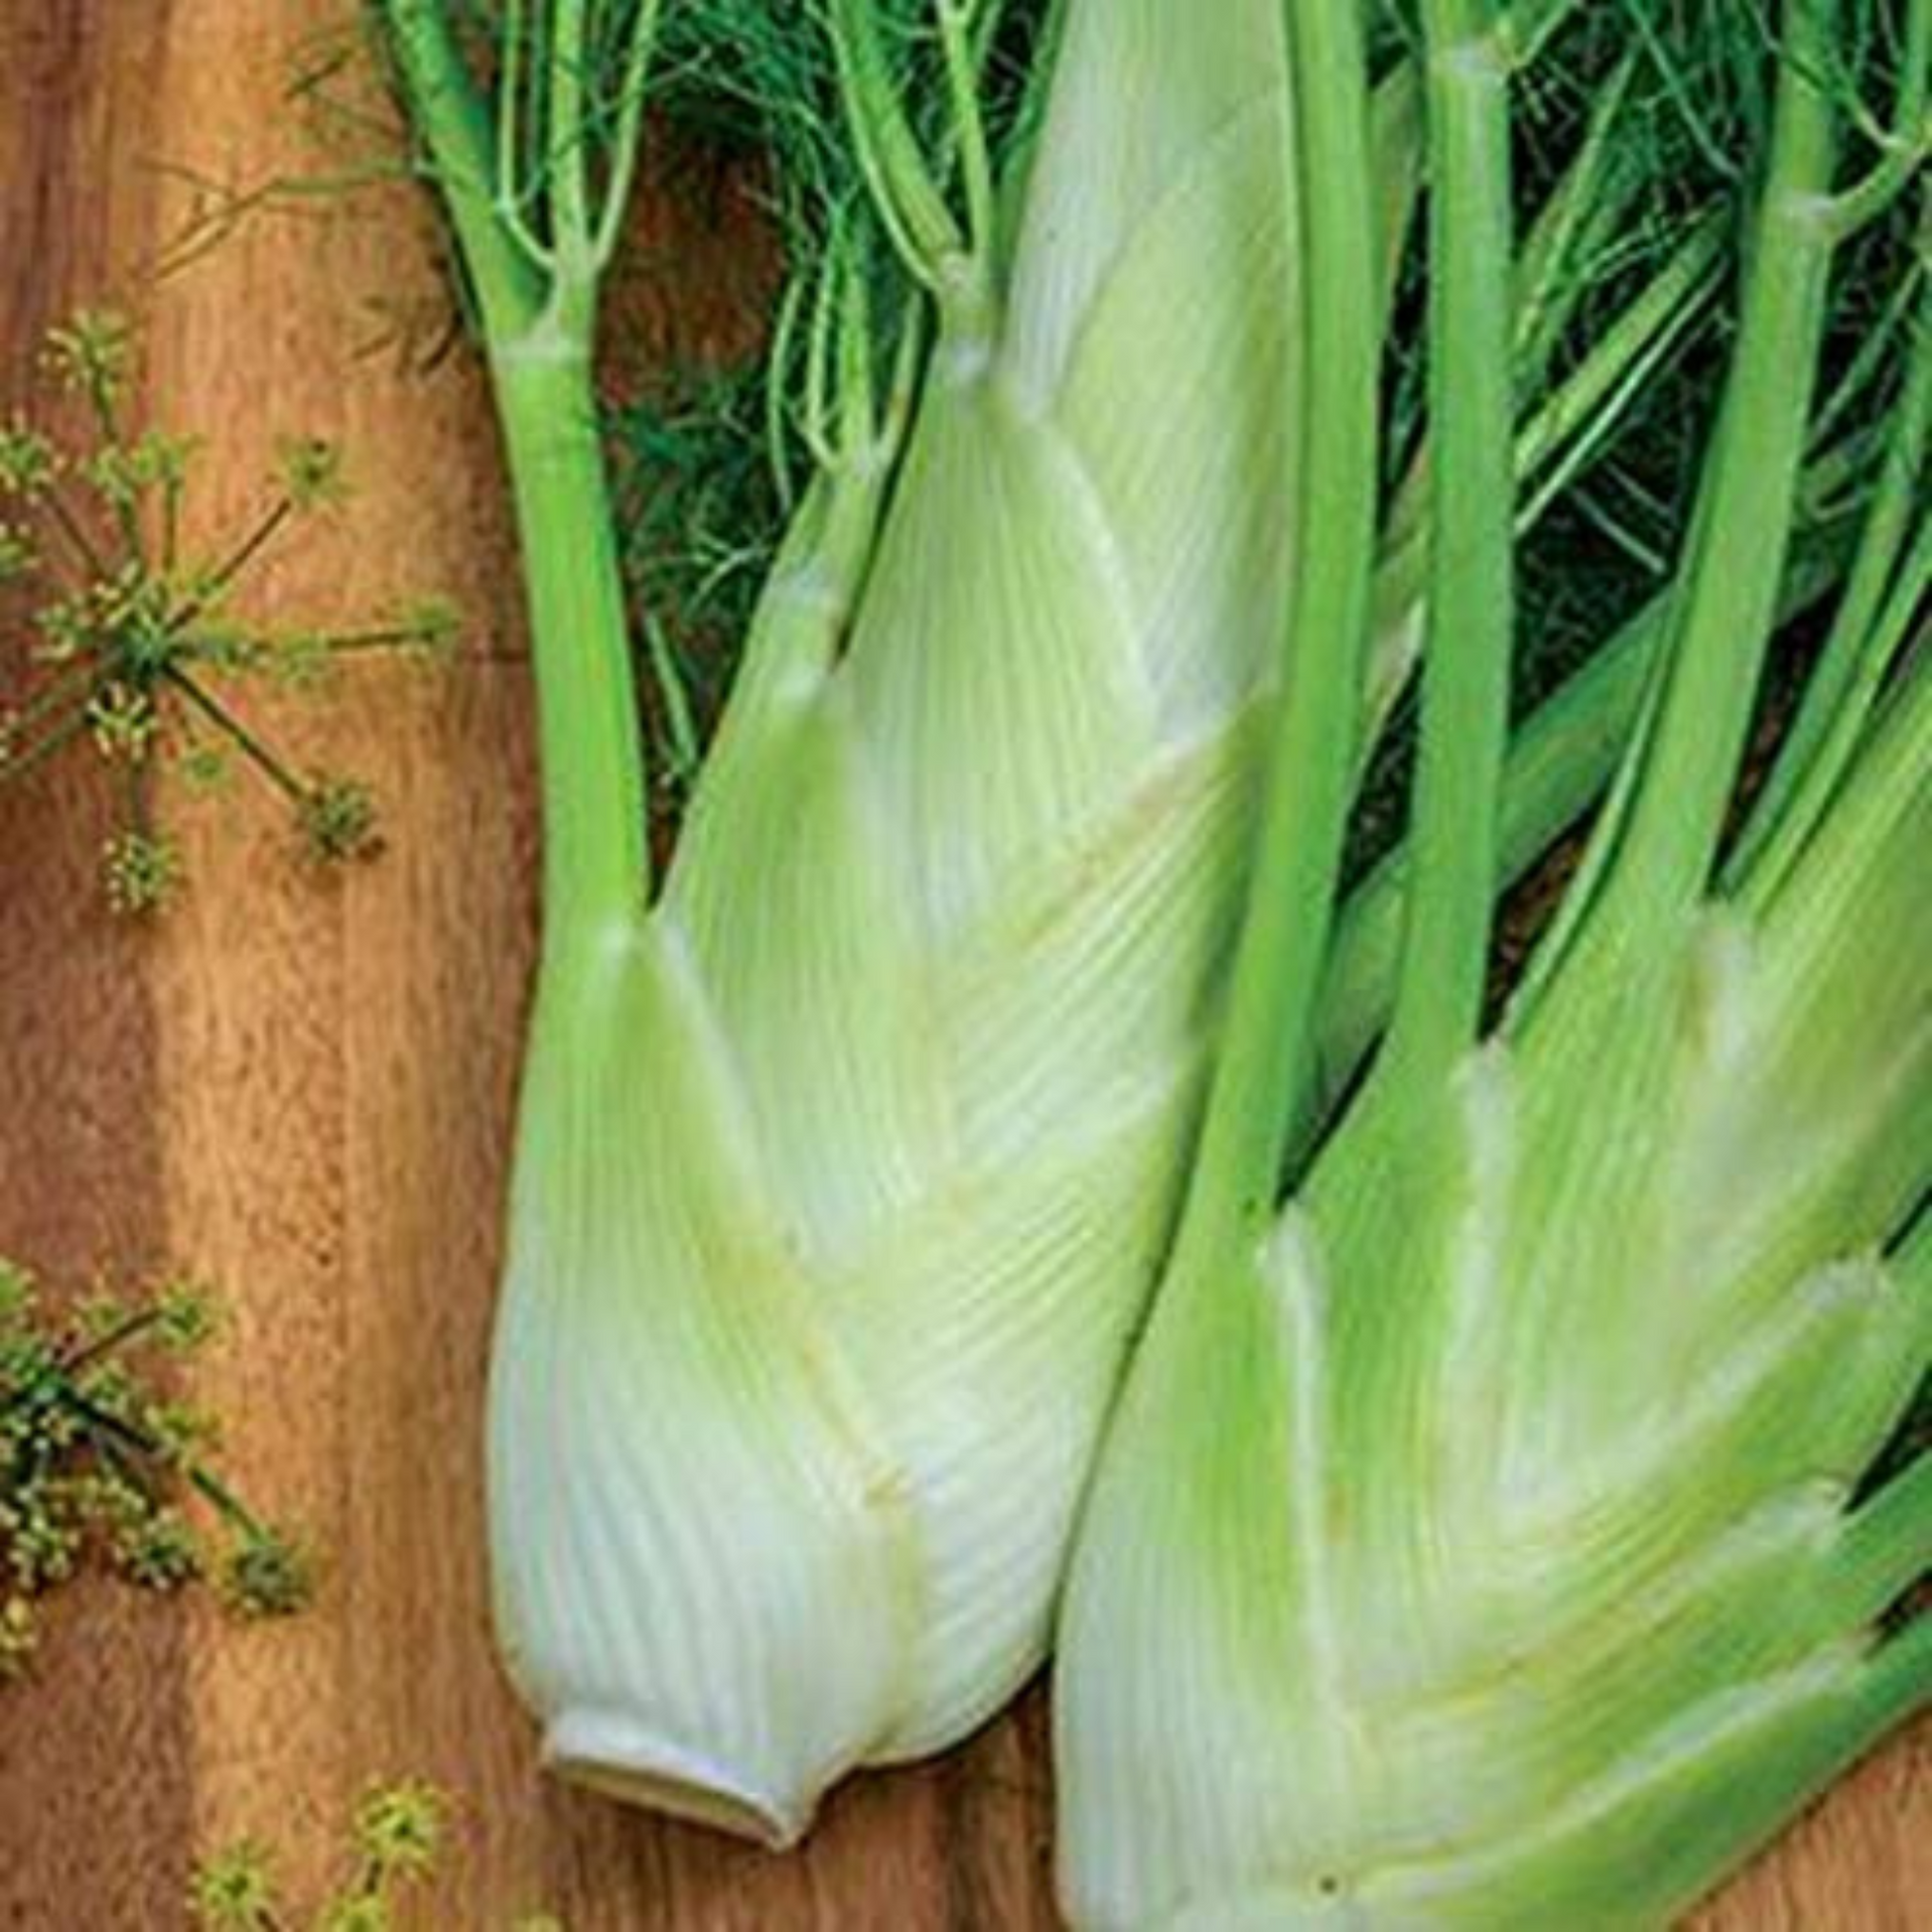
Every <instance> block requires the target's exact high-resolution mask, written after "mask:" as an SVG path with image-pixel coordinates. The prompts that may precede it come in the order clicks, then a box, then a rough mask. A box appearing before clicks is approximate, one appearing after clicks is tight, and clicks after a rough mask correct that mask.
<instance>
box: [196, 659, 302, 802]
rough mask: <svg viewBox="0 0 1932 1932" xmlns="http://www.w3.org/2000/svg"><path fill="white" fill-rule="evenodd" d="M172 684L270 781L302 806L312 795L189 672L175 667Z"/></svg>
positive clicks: (280, 761)
mask: <svg viewBox="0 0 1932 1932" xmlns="http://www.w3.org/2000/svg"><path fill="white" fill-rule="evenodd" d="M167 677H168V682H169V683H170V684H172V685H173V686H174V687H175V689H176V690H177V691H179V692H180V693H181V694H182V696H183V697H184V698H186V699H187V700H188V702H189V703H190V704H192V705H193V706H194V707H195V708H196V709H197V710H198V711H200V712H202V713H203V714H204V715H205V716H206V717H207V720H208V722H209V723H210V724H212V725H216V726H218V727H219V728H220V729H221V730H222V731H223V732H225V733H226V734H227V735H228V737H230V738H231V739H233V740H234V742H235V743H236V744H237V745H239V746H240V747H241V750H242V753H243V756H245V757H246V758H247V759H248V760H249V762H250V763H252V764H253V765H254V766H255V767H256V768H257V769H258V770H259V771H260V772H261V773H262V775H263V776H264V777H266V778H267V779H268V780H269V782H270V783H271V784H273V785H275V786H276V787H277V788H278V789H279V790H281V791H284V792H286V793H287V794H288V795H289V797H291V798H293V799H295V800H296V801H297V802H298V803H300V802H301V801H302V800H303V799H305V798H307V797H308V795H309V787H308V786H307V785H305V784H304V783H303V782H302V780H301V779H300V778H299V777H297V776H296V774H295V773H294V772H293V771H291V770H290V769H289V767H288V766H287V765H286V764H284V763H283V762H282V760H281V759H278V758H277V757H276V756H275V754H274V753H273V752H272V751H270V750H269V748H268V747H267V746H266V745H265V744H263V742H262V741H261V740H260V739H259V738H257V737H256V736H255V734H254V733H253V732H252V731H251V730H249V728H248V727H247V726H246V725H245V724H243V723H242V721H241V720H240V719H239V718H238V717H236V715H235V714H234V713H233V712H232V711H230V710H229V709H228V708H227V706H226V705H224V704H223V703H222V702H221V701H220V699H218V698H217V697H215V696H214V694H213V693H212V692H211V691H209V690H208V689H207V686H206V685H203V684H200V683H198V682H197V681H196V680H195V679H194V678H192V677H190V676H189V675H188V674H187V673H186V672H185V671H182V670H180V669H177V668H173V667H171V668H170V669H169V671H168V673H167Z"/></svg>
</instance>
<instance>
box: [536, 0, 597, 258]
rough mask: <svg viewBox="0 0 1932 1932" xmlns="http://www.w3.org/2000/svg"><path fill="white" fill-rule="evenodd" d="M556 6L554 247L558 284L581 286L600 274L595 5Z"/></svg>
mask: <svg viewBox="0 0 1932 1932" xmlns="http://www.w3.org/2000/svg"><path fill="white" fill-rule="evenodd" d="M551 6H552V11H553V15H554V20H553V25H552V28H551V44H550V69H549V74H548V79H549V83H550V111H549V120H548V124H547V126H546V128H545V133H546V135H547V136H548V140H547V142H546V146H547V149H548V152H547V155H546V157H545V161H544V182H545V190H546V196H547V199H548V202H549V206H550V246H551V251H552V253H553V255H554V257H555V260H556V272H557V278H558V280H559V281H560V282H577V281H583V280H586V279H588V278H589V277H591V276H594V275H595V274H596V272H597V242H596V225H595V223H594V221H593V220H592V216H591V157H590V116H589V114H588V113H587V112H586V99H587V90H586V87H585V80H586V77H587V74H588V71H589V68H590V60H591V40H590V0H551Z"/></svg>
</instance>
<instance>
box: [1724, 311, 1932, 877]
mask: <svg viewBox="0 0 1932 1932" xmlns="http://www.w3.org/2000/svg"><path fill="white" fill-rule="evenodd" d="M1926 306H1927V311H1928V312H1927V314H1926V315H1925V316H1924V317H1922V318H1921V325H1922V326H1921V328H1920V330H1919V333H1918V335H1917V338H1916V340H1915V342H1914V345H1913V350H1912V355H1911V359H1910V362H1909V364H1908V366H1907V372H1906V377H1905V386H1904V390H1903V392H1902V394H1901V395H1900V397H1899V399H1898V403H1897V405H1896V409H1895V411H1894V418H1893V420H1894V424H1895V428H1894V434H1893V437H1892V441H1891V445H1890V447H1889V448H1888V450H1887V451H1886V455H1885V463H1884V468H1883V471H1882V472H1881V474H1880V477H1879V481H1878V486H1877V488H1876V490H1875V491H1874V492H1873V496H1872V501H1871V507H1870V509H1869V510H1868V511H1867V512H1866V515H1865V519H1864V527H1863V530H1862V531H1861V533H1860V537H1859V548H1858V553H1857V555H1856V557H1855V559H1854V561H1853V565H1852V574H1851V577H1850V579H1849V580H1848V582H1847V584H1846V589H1845V596H1844V598H1843V600H1842V601H1841V602H1840V604H1839V608H1838V613H1837V616H1836V618H1835V619H1834V620H1833V623H1832V628H1831V631H1830V633H1829V635H1828V636H1827V637H1826V640H1825V645H1824V648H1823V650H1822V651H1821V652H1820V653H1819V657H1818V662H1817V663H1816V665H1815V666H1814V667H1813V669H1812V673H1811V676H1810V678H1809V679H1808V680H1807V681H1806V685H1805V695H1804V699H1803V701H1802V703H1801V704H1800V705H1799V708H1798V715H1797V717H1796V718H1795V719H1794V720H1793V721H1792V725H1791V729H1790V731H1789V732H1788V733H1787V734H1786V735H1785V740H1784V743H1783V745H1782V746H1781V747H1780V748H1779V751H1778V758H1777V762H1776V763H1775V765H1773V767H1772V770H1771V775H1770V777H1769V778H1768V779H1767V780H1766V781H1765V785H1764V788H1763V790H1762V791H1761V792H1760V793H1759V794H1758V798H1757V802H1756V804H1755V805H1754V806H1753V807H1752V810H1751V815H1750V819H1749V821H1748V822H1747V824H1746V825H1745V828H1744V831H1743V833H1742V834H1741V836H1740V837H1739V839H1738V841H1737V844H1736V845H1735V847H1734V848H1733V849H1732V852H1731V855H1730V857H1729V859H1728V861H1727V862H1726V865H1725V883H1726V886H1727V887H1729V888H1731V889H1734V888H1736V887H1737V886H1738V885H1739V883H1740V882H1742V881H1743V880H1744V879H1746V878H1747V877H1748V875H1749V874H1750V872H1751V869H1752V868H1753V867H1754V866H1755V865H1756V864H1757V862H1758V861H1759V859H1760V858H1761V857H1762V856H1763V855H1764V854H1765V851H1766V849H1767V848H1768V847H1770V846H1772V845H1774V844H1782V843H1784V842H1785V837H1784V828H1785V827H1786V824H1787V820H1788V819H1790V820H1793V821H1794V822H1795V821H1803V820H1804V819H1806V818H1807V817H1808V815H1809V814H1808V813H1807V812H1806V810H1805V809H1804V807H1805V805H1806V804H1810V805H1812V806H1816V805H1817V804H1819V803H1822V800H1823V798H1824V797H1825V796H1828V795H1829V791H1830V787H1831V785H1832V784H1834V783H1835V782H1836V780H1837V776H1838V772H1839V769H1840V768H1841V767H1842V763H1843V753H1844V752H1849V746H1850V743H1852V742H1856V739H1857V736H1858V733H1859V731H1860V729H1861V728H1862V727H1863V721H1864V717H1865V714H1866V712H1867V711H1868V710H1869V707H1870V702H1871V699H1872V697H1873V696H1874V695H1875V693H1876V690H1877V686H1878V682H1879V680H1880V679H1881V678H1882V676H1883V673H1884V669H1885V664H1886V662H1887V660H1888V657H1889V654H1890V653H1889V648H1888V639H1887V636H1886V626H1885V624H1884V623H1883V622H1882V621H1881V616H1882V613H1883V610H1884V606H1885V602H1886V599H1887V596H1888V593H1889V592H1890V590H1891V587H1892V586H1893V585H1894V584H1896V583H1898V582H1899V579H1900V575H1901V573H1900V563H1901V560H1903V564H1904V569H1903V573H1902V574H1903V579H1904V583H1905V587H1906V598H1907V600H1908V608H1909V607H1910V606H1911V605H1915V604H1916V602H1917V599H1918V596H1919V595H1920V594H1921V593H1922V592H1923V589H1924V581H1923V580H1924V571H1925V561H1926V560H1925V546H1926V541H1927V530H1928V524H1929V522H1932V520H1929V519H1928V518H1927V517H1926V515H1925V512H1924V511H1923V509H1922V508H1920V507H1919V506H1920V505H1921V504H1922V502H1923V500H1924V499H1923V495H1922V486H1923V483H1924V469H1925V453H1926V442H1927V437H1928V433H1932V303H1928V304H1927V305H1926ZM1915 520H1916V522H1917V524H1918V534H1917V544H1916V549H1917V552H1918V554H1917V557H1916V558H1914V554H1913V553H1914V548H1915V546H1914V538H1913V524H1914V521H1915ZM1915 563H1916V569H1914V564H1915ZM1915 579H1916V581H1914V580H1915ZM1841 721H1843V728H1841ZM1832 747H1836V748H1840V752H1841V756H1839V757H1829V756H1827V750H1828V748H1832ZM1820 767H1822V768H1823V772H1824V781H1825V782H1824V790H1823V791H1820V790H1819V788H1818V787H1817V786H1815V785H1814V784H1813V783H1812V781H1811V780H1812V774H1813V772H1814V769H1815V768H1820ZM1771 870H1772V871H1774V872H1775V871H1776V870H1777V868H1776V867H1775V866H1773V867H1772V868H1771Z"/></svg>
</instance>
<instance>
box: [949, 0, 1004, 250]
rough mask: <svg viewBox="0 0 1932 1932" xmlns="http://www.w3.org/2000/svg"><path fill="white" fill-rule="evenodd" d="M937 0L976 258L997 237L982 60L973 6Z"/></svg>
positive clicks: (970, 242)
mask: <svg viewBox="0 0 1932 1932" xmlns="http://www.w3.org/2000/svg"><path fill="white" fill-rule="evenodd" d="M936 4H937V6H938V9H939V45H940V50H941V52H942V54H943V56H944V59H945V64H946V86H947V91H948V93H949V94H950V96H951V101H952V132H953V139H954V140H955V142H956V143H957V144H958V148H959V167H960V173H961V175H962V177H963V178H964V182H965V190H966V245H967V249H968V252H969V253H970V254H972V255H973V256H974V257H975V259H977V260H982V261H984V260H986V259H987V258H988V257H989V256H990V255H991V253H992V249H993V240H994V235H993V229H994V221H995V212H994V189H993V157H992V154H991V152H990V150H989V149H988V147H987V142H986V118H985V116H984V114H982V112H981V111H980V99H979V88H980V72H979V60H978V56H977V54H976V52H975V49H974V47H973V45H972V31H971V22H970V9H969V8H968V6H967V5H965V4H964V3H963V0H936Z"/></svg>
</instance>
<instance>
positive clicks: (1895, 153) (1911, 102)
mask: <svg viewBox="0 0 1932 1932" xmlns="http://www.w3.org/2000/svg"><path fill="white" fill-rule="evenodd" d="M1928 86H1932V0H1911V5H1910V10H1909V12H1908V13H1907V14H1906V16H1905V36H1904V42H1903V45H1902V46H1901V48H1900V49H1899V58H1898V90H1897V95H1896V98H1895V99H1894V101H1893V103H1892V116H1891V119H1892V124H1891V126H1890V127H1889V128H1886V129H1880V130H1876V131H1875V132H1876V138H1877V140H1878V142H1879V145H1880V147H1881V149H1882V150H1883V152H1882V154H1881V156H1880V158H1879V160H1877V161H1876V162H1874V163H1873V164H1872V166H1871V167H1870V169H1869V170H1867V171H1866V173H1865V175H1864V177H1863V179H1862V180H1860V181H1858V182H1856V183H1854V185H1853V186H1852V187H1850V188H1847V189H1843V190H1841V191H1840V192H1839V193H1838V194H1836V195H1834V196H1833V197H1832V207H1831V219H1832V222H1833V225H1834V227H1835V228H1836V230H1837V232H1838V234H1839V236H1840V238H1841V239H1845V238H1849V237H1850V236H1852V235H1854V234H1856V233H1858V231H1859V230H1860V229H1861V228H1863V227H1864V226H1866V225H1867V224H1868V223H1870V222H1872V221H1875V220H1876V219H1877V218H1878V216H1879V215H1881V214H1883V213H1884V211H1885V210H1886V209H1887V208H1888V207H1891V205H1892V203H1893V202H1895V201H1896V200H1897V199H1898V197H1899V196H1900V195H1901V194H1902V193H1903V192H1904V191H1905V189H1906V188H1907V187H1908V186H1909V185H1910V184H1911V183H1912V181H1913V180H1915V179H1916V178H1917V176H1918V173H1919V171H1920V169H1921V168H1923V167H1924V165H1925V159H1926V155H1927V153H1928V151H1932V121H1928V118H1927V113H1926V101H1927V88H1928Z"/></svg>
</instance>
